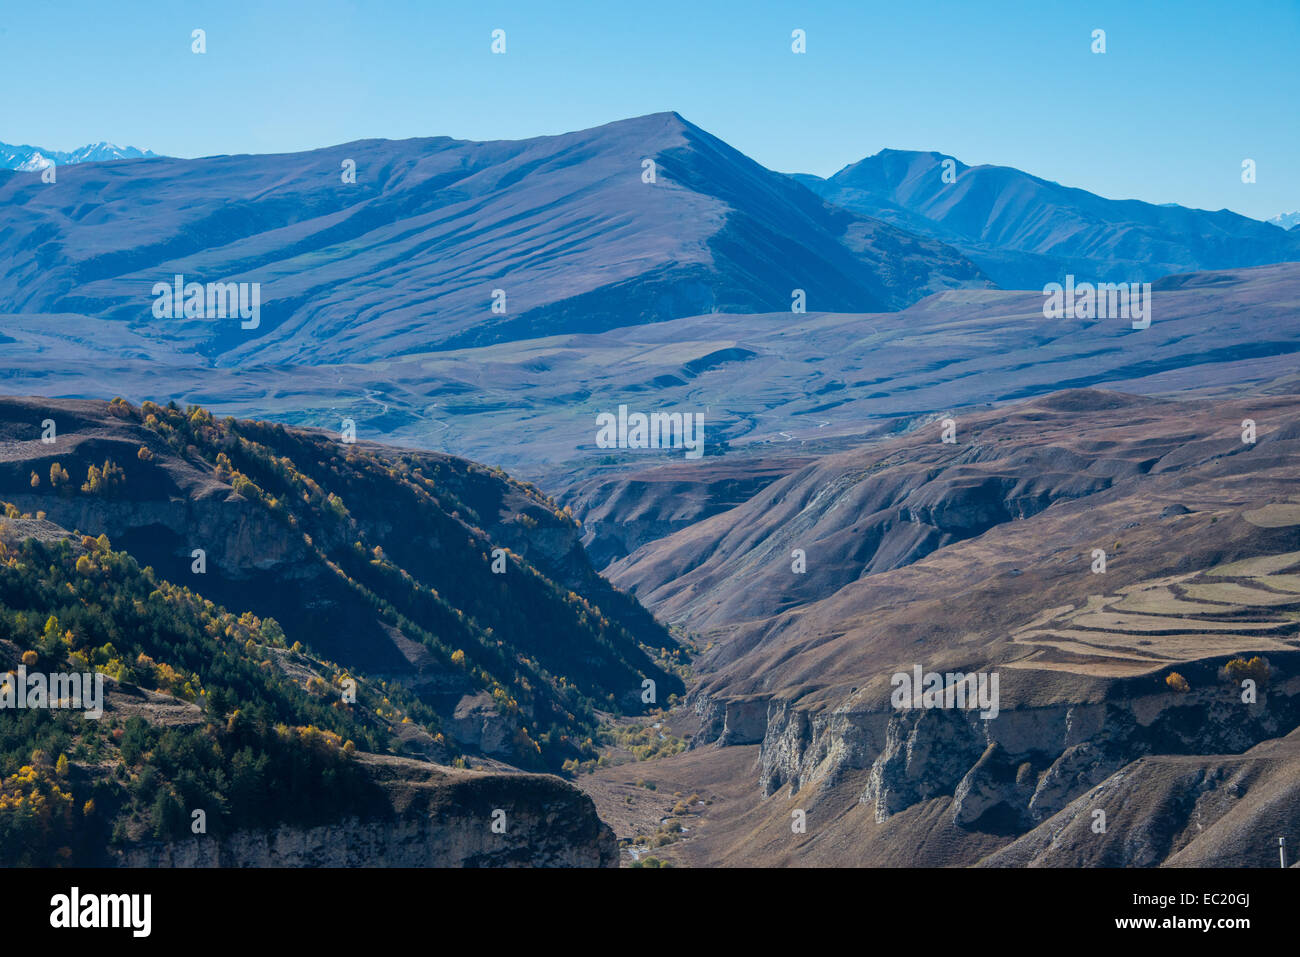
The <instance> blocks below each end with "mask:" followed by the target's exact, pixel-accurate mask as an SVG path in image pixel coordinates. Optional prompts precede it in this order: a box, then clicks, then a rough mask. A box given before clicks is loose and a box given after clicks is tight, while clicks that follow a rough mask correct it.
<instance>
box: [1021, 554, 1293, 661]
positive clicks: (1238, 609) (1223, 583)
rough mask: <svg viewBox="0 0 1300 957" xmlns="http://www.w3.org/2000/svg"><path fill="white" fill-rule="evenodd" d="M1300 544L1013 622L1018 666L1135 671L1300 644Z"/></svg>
mask: <svg viewBox="0 0 1300 957" xmlns="http://www.w3.org/2000/svg"><path fill="white" fill-rule="evenodd" d="M1298 571H1300V552H1286V553H1283V554H1280V555H1264V556H1260V557H1258V558H1250V559H1244V560H1242V561H1236V562H1232V563H1230V564H1226V565H1219V566H1216V567H1214V568H1209V569H1206V570H1204V571H1199V572H1193V573H1190V574H1184V575H1173V576H1166V577H1163V578H1156V579H1151V580H1149V581H1143V582H1140V583H1138V584H1136V585H1129V586H1126V587H1123V588H1120V589H1119V590H1118V592H1116V593H1115V594H1109V595H1090V596H1089V597H1088V600H1087V601H1086V602H1085V603H1084V604H1083V605H1082V606H1081V607H1079V606H1075V605H1065V606H1062V607H1059V608H1053V609H1051V610H1049V611H1047V612H1045V613H1044V614H1043V615H1042V616H1040V617H1039V618H1038V619H1036V620H1034V621H1032V622H1030V623H1029V624H1027V625H1025V626H1023V627H1022V628H1019V629H1016V630H1015V631H1013V632H1012V639H1013V641H1014V642H1016V643H1017V644H1022V645H1030V646H1032V647H1034V648H1035V649H1037V650H1036V651H1035V652H1034V653H1033V654H1031V655H1029V656H1028V657H1024V658H1020V659H1018V660H1017V661H1014V662H1012V663H1010V664H1009V665H1008V667H1012V668H1031V669H1046V670H1051V671H1068V672H1073V673H1075V674H1088V675H1104V676H1111V677H1128V676H1132V675H1140V674H1146V673H1148V672H1151V671H1157V670H1160V669H1161V668H1165V667H1168V666H1169V665H1170V664H1172V663H1176V662H1180V661H1192V660H1196V659H1200V658H1209V657H1215V656H1218V655H1229V654H1246V653H1250V654H1261V653H1266V652H1269V651H1282V650H1293V649H1296V648H1300V574H1297V572H1298Z"/></svg>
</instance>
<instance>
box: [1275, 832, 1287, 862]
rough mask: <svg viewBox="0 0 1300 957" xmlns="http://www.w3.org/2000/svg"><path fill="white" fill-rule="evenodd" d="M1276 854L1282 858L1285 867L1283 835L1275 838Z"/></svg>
mask: <svg viewBox="0 0 1300 957" xmlns="http://www.w3.org/2000/svg"><path fill="white" fill-rule="evenodd" d="M1277 856H1278V857H1280V858H1281V859H1282V866H1283V867H1286V838H1285V837H1279V838H1278V839H1277Z"/></svg>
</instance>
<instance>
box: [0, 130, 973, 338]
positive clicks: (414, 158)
mask: <svg viewBox="0 0 1300 957" xmlns="http://www.w3.org/2000/svg"><path fill="white" fill-rule="evenodd" d="M348 161H352V162H354V163H355V168H356V182H355V183H345V182H343V178H344V177H343V173H344V167H345V165H346V164H347V163H348ZM649 163H653V164H654V166H653V168H651V167H649V166H648V165H647V164H649ZM651 179H653V181H652V182H651V181H648V180H651ZM59 185H60V188H59V190H58V191H57V192H52V191H49V190H43V189H41V188H40V186H41V184H40V183H39V182H37V181H34V180H32V179H30V178H25V177H20V176H11V177H8V178H6V177H4V176H2V175H0V207H2V208H3V212H0V229H12V230H14V231H15V232H17V233H22V234H26V235H29V236H33V237H38V238H39V242H36V243H26V244H22V246H23V248H20V249H16V250H14V257H13V258H12V259H11V260H10V261H9V263H8V265H7V266H6V267H5V268H4V270H3V272H2V273H0V311H13V312H79V313H85V314H92V315H97V316H102V317H112V318H119V319H123V320H126V321H128V322H133V323H136V324H140V323H146V324H149V325H150V326H154V325H156V321H155V320H154V319H153V318H152V315H151V313H150V307H151V303H152V300H151V296H150V289H151V288H152V286H153V284H154V283H155V282H157V281H159V280H170V279H171V277H172V276H173V275H174V274H177V273H180V274H184V275H185V276H186V277H187V279H193V280H197V281H216V280H227V279H231V280H237V281H253V282H260V283H261V284H262V288H261V310H262V314H261V322H260V327H259V329H258V331H257V332H256V333H255V334H254V335H253V336H249V335H247V334H243V333H241V330H240V329H239V328H238V324H225V325H223V326H221V327H219V328H217V329H216V330H214V326H213V324H212V323H210V322H207V321H200V322H197V323H195V322H191V323H189V324H188V329H187V324H186V323H185V322H183V321H178V322H175V323H173V324H172V326H171V328H170V329H169V332H172V333H176V334H180V335H185V334H187V331H188V332H196V333H197V334H198V335H199V336H201V337H203V338H205V339H206V340H208V341H207V343H206V346H205V348H206V350H207V351H208V352H209V354H211V355H213V356H214V357H215V358H218V360H219V361H221V362H230V363H234V362H239V361H242V360H245V359H256V360H258V361H273V362H284V361H293V362H322V361H335V362H338V361H358V360H363V359H364V360H374V359H383V358H389V357H391V356H394V355H400V354H403V353H412V352H423V351H428V350H430V349H437V348H444V349H445V348H454V347H460V346H466V345H482V344H485V343H488V342H497V341H509V340H515V339H522V338H530V337H535V336H538V335H547V334H553V333H566V332H598V331H601V330H603V329H607V328H611V327H614V326H624V325H629V324H636V323H641V322H654V321H660V320H664V319H673V318H677V317H679V316H686V315H696V314H700V313H708V312H754V311H770V310H777V309H788V308H789V307H790V304H791V301H792V297H793V295H794V294H795V293H794V290H796V289H802V290H805V293H806V296H807V302H808V308H810V309H839V310H848V309H853V310H892V309H898V308H902V307H903V306H906V305H908V304H910V303H912V302H915V301H916V300H918V299H920V298H921V297H923V296H925V295H927V294H929V293H931V292H935V291H938V290H940V289H947V288H953V287H956V286H962V285H972V284H973V285H979V286H986V285H988V284H989V283H988V281H987V279H986V277H985V276H984V275H983V274H982V273H981V272H980V271H979V269H978V268H977V267H975V266H974V265H973V264H972V263H971V262H970V261H969V260H968V259H966V258H965V257H963V256H962V255H961V254H960V253H958V252H956V251H955V250H954V249H952V248H950V247H948V246H945V245H944V244H942V243H939V242H935V241H934V240H932V239H927V238H923V237H919V236H916V235H914V234H912V233H909V232H906V231H903V230H900V229H898V228H897V227H894V226H891V225H889V224H887V223H883V222H880V221H878V220H872V219H867V218H864V217H861V216H858V215H856V214H854V213H851V212H849V211H847V210H843V209H839V208H836V207H831V206H827V205H825V204H824V203H822V202H821V201H820V200H819V199H818V198H817V197H816V196H814V195H813V194H811V193H809V192H808V191H807V190H805V189H803V188H802V187H800V186H798V185H797V184H795V183H794V182H792V181H791V180H790V179H789V178H788V177H785V176H783V175H781V174H778V173H774V172H772V171H770V170H768V169H765V168H764V167H762V166H760V165H759V164H758V163H755V162H754V161H753V160H750V159H749V158H747V157H746V156H744V155H743V154H741V153H739V152H738V151H736V150H734V149H732V148H731V147H730V146H728V145H727V144H726V143H724V142H722V141H721V140H719V139H717V138H716V137H713V136H711V135H710V134H708V133H706V132H705V131H703V130H701V129H700V128H699V127H696V126H694V125H692V124H691V123H688V122H686V121H685V120H684V119H682V118H681V117H680V116H678V115H677V114H675V113H659V114H654V115H651V116H645V117H640V118H637V119H631V120H625V121H621V122H617V123H611V124H609V125H607V126H602V127H599V128H597V129H593V130H586V131H583V132H578V133H568V134H564V135H562V136H546V137H539V138H536V139H530V140H522V141H498V142H487V143H474V142H466V141H459V140H452V139H449V138H446V137H441V138H436V139H411V140H397V141H393V140H365V141H359V142H354V143H348V144H344V145H342V146H335V147H330V148H328V149H321V150H314V151H311V152H306V153H296V154H286V155H274V156H221V157H209V158H205V159H196V160H181V159H164V160H160V161H158V162H154V163H151V164H149V166H148V167H147V168H146V167H140V168H138V169H133V168H129V167H128V168H122V169H118V170H115V171H114V173H113V175H112V176H111V177H106V176H104V175H102V174H101V173H100V172H99V171H97V170H93V169H91V168H89V167H86V168H83V169H81V170H78V171H72V170H70V171H69V172H68V173H67V174H65V175H64V176H62V177H60V180H59ZM91 208H93V209H94V210H95V213H94V215H93V216H89V217H85V216H84V215H82V214H79V213H78V211H85V210H88V209H91ZM38 263H39V266H38ZM494 290H500V291H501V292H500V293H496V294H494ZM502 295H503V296H504V300H500V301H502V302H503V305H504V310H505V311H504V313H502V312H499V311H498V312H494V311H493V308H492V307H493V304H494V297H495V298H496V299H498V300H499V297H500V296H502ZM214 331H216V332H217V335H216V337H215V339H214V337H213V334H214Z"/></svg>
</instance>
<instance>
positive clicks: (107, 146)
mask: <svg viewBox="0 0 1300 957" xmlns="http://www.w3.org/2000/svg"><path fill="white" fill-rule="evenodd" d="M157 155H158V154H157V153H154V152H152V151H150V150H139V149H136V148H135V147H134V146H116V145H114V144H112V143H91V144H90V145H88V146H83V147H81V149H77V150H73V151H72V152H71V153H64V152H61V151H59V150H47V149H43V148H41V147H36V146H10V145H9V144H8V143H0V169H12V170H18V171H20V172H31V171H32V170H39V169H44V168H45V166H46V165H47V164H48V163H51V162H52V163H54V165H56V166H72V165H74V164H76V163H103V162H107V161H109V160H121V159H145V158H147V157H151V156H157Z"/></svg>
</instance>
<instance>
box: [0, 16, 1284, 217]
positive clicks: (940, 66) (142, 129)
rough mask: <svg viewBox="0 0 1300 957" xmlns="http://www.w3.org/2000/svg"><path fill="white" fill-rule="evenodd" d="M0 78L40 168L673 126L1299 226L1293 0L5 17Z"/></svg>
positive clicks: (830, 167) (815, 159)
mask: <svg viewBox="0 0 1300 957" xmlns="http://www.w3.org/2000/svg"><path fill="white" fill-rule="evenodd" d="M196 27H201V28H203V29H204V30H206V31H207V43H208V52H207V53H206V54H205V55H202V56H199V55H195V54H193V53H191V52H190V32H191V30H193V29H194V28H196ZM495 28H502V29H504V30H505V31H506V42H507V53H506V55H505V56H495V55H493V54H491V52H490V50H489V46H490V42H491V39H490V34H491V31H492V30H493V29H495ZM795 28H801V29H803V30H805V31H806V32H807V38H808V39H807V45H808V52H807V53H806V54H803V55H796V54H794V53H792V52H791V51H790V32H791V30H793V29H795ZM1097 28H1100V29H1104V30H1105V31H1106V39H1107V52H1106V53H1105V54H1094V53H1092V52H1091V51H1090V43H1091V40H1090V34H1091V32H1092V30H1094V29H1097ZM0 62H3V63H4V64H5V70H6V74H7V75H8V76H9V78H10V79H9V88H8V90H7V91H6V96H5V100H4V106H3V108H2V110H0V141H4V142H9V143H31V144H35V145H38V146H43V147H46V148H49V149H74V148H76V147H78V146H81V145H83V144H85V143H87V142H94V141H98V140H109V141H112V142H115V143H118V144H130V145H134V146H140V147H147V148H150V149H154V150H156V151H158V152H161V153H167V154H170V155H174V156H204V155H211V154H216V153H245V152H287V151H294V150H302V149H310V148H312V147H317V146H325V145H330V144H334V143H341V142H346V141H348V140H354V139H360V138H363V137H372V136H382V137H391V138H403V137H409V136H434V135H449V136H455V137H460V138H467V139H514V138H518V137H526V136H534V135H539V134H546V133H559V132H564V131H567V130H574V129H582V128H584V127H588V126H596V125H599V124H601V123H606V122H609V121H612V120H615V119H620V118H623V117H627V116H636V115H641V114H644V113H652V112H656V111H659V110H677V111H678V112H679V113H681V114H682V115H683V116H685V117H686V118H687V119H688V120H691V121H692V122H694V123H696V124H698V125H699V126H702V127H704V128H705V129H707V130H709V131H710V132H712V133H714V134H716V135H718V136H720V137H722V138H723V139H725V140H727V141H728V142H729V143H731V144H732V145H733V146H735V147H736V148H738V149H740V150H742V151H743V152H745V153H747V154H748V155H750V156H752V157H753V158H754V159H756V160H758V161H759V162H761V163H763V164H764V165H766V166H769V167H771V168H773V169H778V170H782V171H785V172H795V171H798V172H811V173H817V174H820V175H829V174H830V173H833V172H834V171H835V170H837V169H839V168H840V167H842V166H844V165H845V164H847V163H850V162H853V161H855V160H858V159H860V158H862V157H863V156H866V155H869V154H871V153H874V152H876V151H877V150H880V149H882V148H885V147H894V148H898V149H934V150H938V151H941V152H944V153H947V154H950V155H953V156H956V157H957V158H959V159H960V160H962V161H963V162H966V163H971V164H977V163H998V164H1005V165H1010V166H1017V167H1019V168H1021V169H1024V170H1027V171H1029V172H1032V173H1035V174H1037V175H1040V176H1044V177H1046V178H1048V179H1054V180H1057V181H1059V182H1062V183H1066V184H1068V185H1071V186H1079V187H1082V188H1085V189H1090V190H1093V191H1094V192H1098V193H1101V194H1102V195H1105V196H1110V197H1115V198H1136V199H1144V200H1147V201H1150V202H1156V203H1166V202H1177V203H1182V204H1184V205H1188V206H1196V207H1201V208H1206V209H1219V208H1223V207H1226V208H1229V209H1233V210H1236V211H1237V212H1240V213H1244V214H1246V215H1249V216H1255V217H1258V218H1267V217H1269V216H1272V215H1275V214H1277V213H1279V212H1283V211H1291V210H1295V209H1300V108H1298V106H1297V104H1300V0H1260V2H1254V3H1250V4H1244V5H1240V4H1231V3H1228V2H1223V3H1207V2H1200V0H1181V2H1163V0H1141V2H1132V0H1128V2H1123V3H1093V4H1083V3H1065V2H1059V3H1058V2H1053V0H1037V2H1025V3H1012V2H981V3H971V2H938V0H935V2H926V0H907V2H904V3H898V2H893V3H876V2H866V0H856V2H816V3H808V2H803V3H794V2H792V3H773V2H767V0H748V2H733V0H692V2H678V0H653V2H648V3H644V4H638V3H635V2H622V3H618V2H612V0H601V2H590V3H576V2H575V3H566V2H559V0H551V2H537V0H533V2H529V3H492V2H482V3H473V4H464V3H461V4H455V5H453V4H448V3H442V2H436V0H424V2H415V0H400V2H399V0H369V2H360V0H311V2H310V3H308V2H288V0H285V2H272V0H260V2H243V0H221V2H217V3H207V2H193V0H190V2H161V3H159V2H154V3H143V2H141V3H135V2H129V3H105V2H103V0H70V2H61V3H59V4H57V5H55V4H39V3H37V4H20V3H17V2H10V3H7V4H6V9H5V10H4V15H3V19H0ZM1246 158H1251V159H1254V160H1255V161H1256V163H1257V164H1258V181H1257V182H1256V183H1254V184H1251V185H1247V184H1243V183H1242V182H1241V163H1242V160H1243V159H1246Z"/></svg>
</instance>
